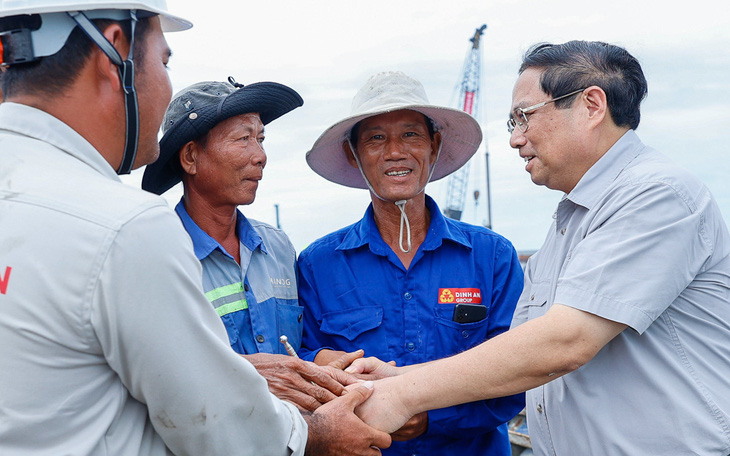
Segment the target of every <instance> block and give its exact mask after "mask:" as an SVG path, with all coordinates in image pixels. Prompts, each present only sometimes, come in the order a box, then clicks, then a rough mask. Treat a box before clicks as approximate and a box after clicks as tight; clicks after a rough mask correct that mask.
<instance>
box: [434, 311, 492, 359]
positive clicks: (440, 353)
mask: <svg viewBox="0 0 730 456" xmlns="http://www.w3.org/2000/svg"><path fill="white" fill-rule="evenodd" d="M454 308H455V305H454V304H438V305H437V306H436V308H435V309H434V313H435V318H434V334H435V336H436V338H435V340H433V341H432V343H430V344H429V357H430V358H431V359H435V358H443V357H444V356H449V355H453V354H456V353H459V352H462V351H464V350H468V349H469V348H472V347H475V346H477V345H479V344H480V343H482V342H484V341H485V340H486V339H487V330H488V327H489V325H488V324H487V323H488V322H489V309H487V316H486V317H485V318H484V319H483V320H480V321H475V322H472V323H457V322H455V321H454V320H453V318H454Z"/></svg>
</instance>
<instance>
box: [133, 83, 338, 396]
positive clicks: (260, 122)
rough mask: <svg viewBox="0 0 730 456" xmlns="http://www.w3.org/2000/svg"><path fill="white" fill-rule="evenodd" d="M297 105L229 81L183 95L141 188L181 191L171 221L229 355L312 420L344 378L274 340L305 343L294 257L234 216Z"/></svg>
mask: <svg viewBox="0 0 730 456" xmlns="http://www.w3.org/2000/svg"><path fill="white" fill-rule="evenodd" d="M302 104H303V101H302V98H301V97H300V96H299V94H297V92H295V91H294V90H292V89H291V88H289V87H286V86H284V85H282V84H278V83H274V82H259V83H254V84H250V85H246V86H243V85H242V84H239V83H237V82H236V81H235V80H233V78H229V82H214V81H208V82H200V83H197V84H193V85H191V86H190V87H187V88H186V89H183V90H182V91H181V92H180V93H178V94H177V95H176V96H175V97H174V98H173V100H172V102H171V103H170V105H169V107H168V108H167V112H166V113H165V117H164V121H163V132H164V135H163V137H162V140H161V141H160V158H159V160H157V162H155V163H154V164H152V165H149V166H148V167H147V169H146V170H145V173H144V177H143V181H142V188H143V189H145V190H148V191H151V192H153V193H157V194H162V193H164V192H165V191H167V190H168V189H170V188H171V187H172V186H174V185H175V184H177V183H178V182H180V181H182V183H183V192H184V193H183V197H182V200H181V201H180V203H179V204H178V205H177V207H176V208H175V211H176V212H177V215H178V216H179V217H180V220H181V221H182V223H183V226H184V227H185V229H186V230H187V232H188V234H189V235H190V238H191V239H192V241H193V247H194V250H195V254H196V256H197V257H198V260H199V261H200V262H201V264H202V266H203V291H204V292H205V295H206V297H207V298H208V300H209V301H210V302H211V304H212V305H213V307H214V308H215V309H216V312H217V313H218V315H219V316H220V317H221V320H222V321H223V324H224V325H225V327H226V330H227V332H228V338H229V342H230V344H231V347H232V348H233V350H235V351H236V352H237V353H240V354H242V355H246V358H247V359H248V360H249V361H251V362H252V363H253V364H254V365H255V366H256V367H257V369H258V370H259V372H260V373H261V374H262V375H264V377H266V378H267V380H268V382H269V387H270V388H271V390H272V392H274V393H275V394H277V396H279V397H280V398H282V399H287V400H289V401H291V402H293V403H295V404H297V405H298V406H299V407H300V408H302V409H306V410H314V409H316V408H317V407H318V406H319V405H321V404H322V403H324V402H327V401H329V400H331V399H333V398H334V397H335V396H339V395H341V394H342V393H343V391H344V387H343V385H342V383H346V377H347V376H346V375H344V374H343V373H342V372H341V371H338V370H334V369H327V368H320V367H318V366H316V365H314V364H313V363H309V362H304V361H301V360H299V359H297V358H296V357H291V356H287V352H286V349H285V347H284V345H282V344H281V343H279V338H280V336H282V335H284V336H287V338H288V341H289V342H290V343H291V345H292V347H293V348H294V350H297V349H299V346H300V344H301V334H302V308H301V306H299V302H298V299H297V282H296V272H295V271H296V269H295V262H296V252H295V250H294V247H293V246H292V244H291V242H290V241H289V238H288V237H287V235H286V234H285V233H284V232H283V231H281V230H279V229H277V228H274V227H272V226H270V225H267V224H265V223H262V222H258V221H256V220H249V219H247V218H246V217H245V216H244V215H243V214H242V213H241V212H240V211H239V210H238V206H239V205H248V204H251V203H253V201H254V199H255V197H256V190H257V188H258V182H259V181H260V180H261V178H262V177H263V169H264V166H265V165H266V153H265V152H264V149H263V141H264V125H266V124H268V123H269V122H271V121H273V120H275V119H277V118H279V117H281V116H282V115H284V114H286V113H287V112H289V111H291V110H293V109H295V108H297V107H299V106H301V105H302ZM272 354H278V355H272ZM327 372H329V374H328V373H327ZM332 376H335V377H336V378H337V379H338V380H335V379H334V378H333V377H332ZM312 382H315V383H316V384H313V383H312ZM318 385H321V387H320V386H318Z"/></svg>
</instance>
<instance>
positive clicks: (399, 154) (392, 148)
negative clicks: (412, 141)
mask: <svg viewBox="0 0 730 456" xmlns="http://www.w3.org/2000/svg"><path fill="white" fill-rule="evenodd" d="M403 149H404V145H403V144H402V143H401V141H399V140H398V139H397V138H389V139H388V140H387V141H386V142H385V149H384V152H385V153H384V158H385V159H386V160H399V159H401V158H403V156H404V155H405V153H404V152H403Z"/></svg>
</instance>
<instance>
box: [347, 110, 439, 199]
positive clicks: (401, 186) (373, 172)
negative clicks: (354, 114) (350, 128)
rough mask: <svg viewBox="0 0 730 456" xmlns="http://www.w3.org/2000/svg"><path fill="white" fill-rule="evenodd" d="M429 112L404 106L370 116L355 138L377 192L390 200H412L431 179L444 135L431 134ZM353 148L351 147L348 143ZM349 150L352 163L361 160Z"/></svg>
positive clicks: (362, 160) (367, 174)
mask: <svg viewBox="0 0 730 456" xmlns="http://www.w3.org/2000/svg"><path fill="white" fill-rule="evenodd" d="M426 122H427V120H426V116H424V115H423V114H421V113H419V112H416V111H410V110H400V111H394V112H389V113H385V114H379V115H377V116H373V117H368V118H367V119H364V120H362V121H361V122H360V123H359V128H358V130H357V137H356V138H352V140H353V146H354V147H355V153H356V154H357V156H358V159H359V160H360V164H361V166H362V170H363V173H364V174H365V176H366V177H367V179H368V181H369V182H370V185H372V187H373V190H374V191H375V193H376V194H377V195H378V196H380V197H381V198H383V199H384V200H386V201H391V202H395V201H399V200H408V199H411V198H413V197H415V196H416V195H418V194H420V193H421V192H422V191H423V189H424V188H425V187H426V184H427V183H428V178H429V173H430V171H431V166H432V165H433V163H434V161H435V160H436V157H437V154H438V149H439V144H440V143H441V135H440V134H439V133H438V132H436V133H434V134H433V138H431V135H430V134H429V128H428V124H427V123H426ZM346 149H349V147H346ZM346 152H348V154H347V155H348V160H349V161H350V164H351V165H352V166H355V167H357V162H356V161H355V159H354V158H353V156H352V154H351V153H349V151H347V150H346Z"/></svg>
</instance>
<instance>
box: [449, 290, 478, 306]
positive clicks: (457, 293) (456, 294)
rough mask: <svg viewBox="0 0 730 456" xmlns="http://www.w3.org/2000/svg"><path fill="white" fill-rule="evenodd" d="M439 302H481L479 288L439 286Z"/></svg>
mask: <svg viewBox="0 0 730 456" xmlns="http://www.w3.org/2000/svg"><path fill="white" fill-rule="evenodd" d="M438 303H439V304H481V303H482V292H481V290H480V289H479V288H439V301H438Z"/></svg>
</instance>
